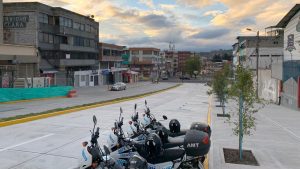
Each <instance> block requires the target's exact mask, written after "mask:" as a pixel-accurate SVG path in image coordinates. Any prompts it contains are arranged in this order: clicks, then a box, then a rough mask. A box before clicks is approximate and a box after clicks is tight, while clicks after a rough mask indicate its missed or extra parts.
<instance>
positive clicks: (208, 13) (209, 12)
mask: <svg viewBox="0 0 300 169" xmlns="http://www.w3.org/2000/svg"><path fill="white" fill-rule="evenodd" d="M221 13H223V11H220V10H212V11H207V12H205V13H204V14H203V16H214V17H215V16H217V15H219V14H221Z"/></svg>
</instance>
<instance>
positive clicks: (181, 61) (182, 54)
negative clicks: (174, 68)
mask: <svg viewBox="0 0 300 169" xmlns="http://www.w3.org/2000/svg"><path fill="white" fill-rule="evenodd" d="M191 57H192V52H190V51H178V71H179V72H184V71H185V63H186V61H187V60H188V59H189V58H191Z"/></svg>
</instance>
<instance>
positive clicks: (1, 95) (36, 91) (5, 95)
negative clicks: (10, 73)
mask: <svg viewBox="0 0 300 169" xmlns="http://www.w3.org/2000/svg"><path fill="white" fill-rule="evenodd" d="M72 89H73V87H72V86H59V87H47V88H0V102H9V101H17V100H29V99H39V98H49V97H59V96H67V94H68V92H69V91H70V90H72Z"/></svg>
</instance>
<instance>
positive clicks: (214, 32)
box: [191, 28, 230, 39]
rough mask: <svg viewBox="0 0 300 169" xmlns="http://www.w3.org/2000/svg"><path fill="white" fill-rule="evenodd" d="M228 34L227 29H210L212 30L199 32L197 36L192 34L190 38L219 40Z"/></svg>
mask: <svg viewBox="0 0 300 169" xmlns="http://www.w3.org/2000/svg"><path fill="white" fill-rule="evenodd" d="M229 32H230V30H229V29H226V28H217V29H215V28H212V29H207V30H204V31H201V32H199V33H197V34H194V35H192V36H191V38H196V39H215V38H219V37H221V36H224V35H226V34H228V33H229Z"/></svg>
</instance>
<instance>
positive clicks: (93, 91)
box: [0, 82, 176, 118]
mask: <svg viewBox="0 0 300 169" xmlns="http://www.w3.org/2000/svg"><path fill="white" fill-rule="evenodd" d="M174 85H176V83H158V84H152V83H150V82H139V83H136V84H129V85H127V89H126V90H123V91H108V89H107V86H100V87H85V88H76V90H77V93H78V96H77V97H74V98H52V99H46V100H35V101H29V102H18V103H6V104H5V103H2V104H0V118H5V117H13V116H17V115H24V114H30V113H40V112H43V111H47V110H53V109H57V108H65V107H71V106H77V105H83V104H87V103H95V102H100V101H105V100H111V99H115V98H120V97H126V96H134V95H138V94H143V93H147V92H153V91H157V90H161V89H165V88H168V87H171V86H174Z"/></svg>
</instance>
